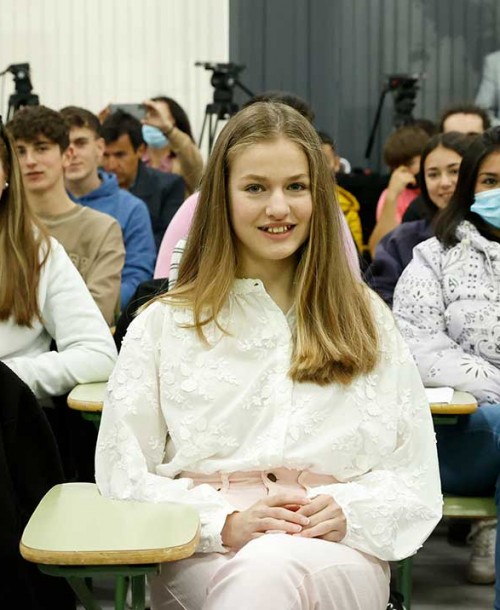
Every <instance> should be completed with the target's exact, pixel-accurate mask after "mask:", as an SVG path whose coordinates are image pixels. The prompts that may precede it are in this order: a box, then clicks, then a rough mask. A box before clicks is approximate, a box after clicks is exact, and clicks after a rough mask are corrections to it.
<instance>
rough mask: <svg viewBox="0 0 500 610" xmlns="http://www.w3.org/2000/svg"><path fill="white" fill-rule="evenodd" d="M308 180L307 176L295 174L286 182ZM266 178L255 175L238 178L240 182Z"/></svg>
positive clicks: (265, 177)
mask: <svg viewBox="0 0 500 610" xmlns="http://www.w3.org/2000/svg"><path fill="white" fill-rule="evenodd" d="M304 178H306V179H307V180H309V176H308V174H295V175H294V176H288V177H287V180H304ZM267 179H268V176H259V175H257V174H245V175H244V176H241V177H240V180H267Z"/></svg>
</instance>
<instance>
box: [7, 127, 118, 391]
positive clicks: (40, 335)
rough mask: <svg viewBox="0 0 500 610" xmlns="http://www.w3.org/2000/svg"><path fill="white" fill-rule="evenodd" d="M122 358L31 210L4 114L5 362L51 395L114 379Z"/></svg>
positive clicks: (69, 265)
mask: <svg viewBox="0 0 500 610" xmlns="http://www.w3.org/2000/svg"><path fill="white" fill-rule="evenodd" d="M41 178H43V176H42V177H41ZM52 341H54V342H55V346H56V348H57V350H51V344H52ZM115 360H116V349H115V346H114V342H113V339H112V336H111V333H110V331H109V328H108V326H107V324H106V322H105V320H104V318H103V316H102V314H101V313H100V311H99V309H98V308H97V305H96V304H95V302H94V300H93V299H92V297H91V296H90V293H89V291H88V290H87V287H86V286H85V284H84V282H83V280H82V278H81V276H80V274H79V273H78V271H77V270H76V268H75V266H74V265H73V263H72V262H71V260H70V259H69V257H68V256H67V254H66V252H65V251H64V249H63V248H62V246H61V245H60V244H59V243H58V242H57V241H55V240H54V239H51V238H49V237H48V236H47V235H46V233H45V231H44V229H43V228H42V227H41V226H40V224H39V223H38V221H37V220H36V218H35V217H34V215H33V213H32V212H31V209H30V207H29V205H28V202H27V199H26V195H25V192H24V188H23V184H22V178H21V172H20V169H19V163H18V159H17V155H16V151H15V146H14V142H13V140H12V138H11V136H10V135H9V134H8V133H7V131H6V130H5V128H4V127H3V125H2V123H1V119H0V361H2V362H4V363H5V364H6V365H7V366H8V367H9V368H10V369H12V370H13V371H14V372H15V373H16V374H17V375H18V376H19V377H20V378H21V379H22V380H23V381H24V382H25V383H26V384H27V385H28V386H29V387H30V388H31V390H32V391H33V392H34V394H35V395H36V396H37V397H38V398H46V397H54V396H60V395H63V394H66V393H67V392H69V391H70V390H71V389H72V388H73V387H74V386H75V385H77V384H79V383H88V382H93V381H105V380H107V378H108V376H109V374H110V373H111V370H112V368H113V365H114V362H115Z"/></svg>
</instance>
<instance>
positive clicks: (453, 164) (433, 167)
mask: <svg viewBox="0 0 500 610" xmlns="http://www.w3.org/2000/svg"><path fill="white" fill-rule="evenodd" d="M458 165H460V161H456V162H455V163H448V165H445V168H446V169H448V168H449V167H456V166H458ZM431 169H432V170H434V169H439V167H438V166H437V165H431V166H430V167H428V168H427V169H426V170H425V171H426V172H428V171H430V170H431Z"/></svg>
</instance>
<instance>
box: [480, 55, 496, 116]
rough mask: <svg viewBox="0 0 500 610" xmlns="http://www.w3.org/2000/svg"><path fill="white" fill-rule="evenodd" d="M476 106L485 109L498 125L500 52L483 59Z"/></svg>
mask: <svg viewBox="0 0 500 610" xmlns="http://www.w3.org/2000/svg"><path fill="white" fill-rule="evenodd" d="M476 104H477V105H478V106H481V107H482V108H485V109H486V110H487V111H488V113H489V114H490V116H491V118H492V119H493V120H494V122H495V125H497V124H498V122H499V120H500V51H495V52H493V53H489V54H488V55H486V57H485V58H484V61H483V72H482V74H481V82H480V83H479V89H478V91H477V94H476Z"/></svg>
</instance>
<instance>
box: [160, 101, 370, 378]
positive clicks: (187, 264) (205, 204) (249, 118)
mask: <svg viewBox="0 0 500 610" xmlns="http://www.w3.org/2000/svg"><path fill="white" fill-rule="evenodd" d="M278 138H286V139H288V140H290V141H291V142H294V143H295V144H297V145H298V146H300V148H301V149H302V150H303V151H304V153H305V155H306V156H307V159H308V164H309V174H310V184H311V186H310V188H311V195H312V200H313V213H312V217H311V226H310V234H309V238H308V240H307V241H306V242H305V244H304V245H303V246H302V248H301V250H300V252H299V261H298V265H297V269H296V272H295V284H296V300H295V311H296V316H297V325H296V331H295V336H294V348H293V354H292V361H291V366H290V371H289V374H290V376H291V378H292V379H293V380H295V381H310V382H314V383H318V384H321V385H323V384H327V383H332V382H341V383H349V382H350V381H352V379H353V378H354V377H356V376H357V375H360V374H363V373H368V372H370V371H372V370H373V368H374V366H375V364H376V363H377V360H378V337H377V332H376V327H375V322H374V318H373V314H372V309H371V303H370V296H369V294H368V291H367V289H366V287H364V286H363V284H362V283H361V282H360V281H359V280H357V279H356V277H355V276H354V275H353V273H352V271H351V267H350V266H349V262H348V259H347V254H346V245H345V242H344V231H343V227H342V224H341V223H342V222H343V221H342V218H341V214H342V212H341V211H340V208H339V205H338V202H337V200H336V196H335V190H334V182H333V177H332V175H331V173H330V172H329V170H328V167H327V164H326V161H325V159H324V155H323V152H322V150H321V143H320V140H319V138H318V136H317V134H316V132H315V130H314V127H312V125H310V123H309V122H308V121H307V120H306V119H305V118H304V117H302V116H301V115H300V114H299V113H298V112H297V111H295V110H293V109H292V108H290V107H288V106H285V105H284V104H279V103H270V102H261V103H257V104H253V105H252V106H249V107H248V108H245V109H243V110H241V111H240V112H238V113H237V114H236V115H235V116H234V117H233V118H231V119H230V121H229V122H228V123H227V124H226V126H225V127H224V129H223V130H222V132H221V134H220V135H219V137H218V139H217V142H216V144H215V147H214V149H213V151H212V154H211V156H210V159H209V161H208V165H207V169H206V171H205V174H204V176H203V178H202V182H201V191H200V197H199V201H198V206H197V209H196V213H195V216H194V219H193V224H192V227H191V230H190V233H189V238H188V241H187V244H186V250H185V252H184V256H183V258H182V261H181V264H180V268H179V279H178V281H177V284H176V287H175V289H174V290H173V291H172V292H170V293H167V294H166V295H163V296H162V297H160V298H161V299H162V300H166V301H167V302H171V303H172V302H173V303H178V304H180V305H183V306H186V305H187V306H189V307H191V308H192V310H193V315H194V327H195V328H196V330H197V332H198V334H199V336H200V338H202V339H205V337H204V334H203V327H204V326H205V325H206V324H208V323H209V322H214V323H215V324H217V325H218V321H217V316H218V315H219V313H220V312H221V310H222V308H223V306H224V304H225V303H226V301H227V299H228V296H229V292H230V290H231V287H232V284H233V280H234V278H235V277H236V275H237V269H238V260H237V248H236V243H235V242H236V237H235V235H234V231H233V229H232V227H231V221H230V214H229V196H228V177H229V173H230V170H231V160H232V159H233V158H234V157H235V155H237V154H238V153H239V152H240V151H242V150H244V149H246V148H248V147H249V146H252V145H254V144H257V143H261V142H270V141H271V142H272V141H274V140H276V139H278ZM219 328H220V326H219ZM222 330H224V329H222Z"/></svg>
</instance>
